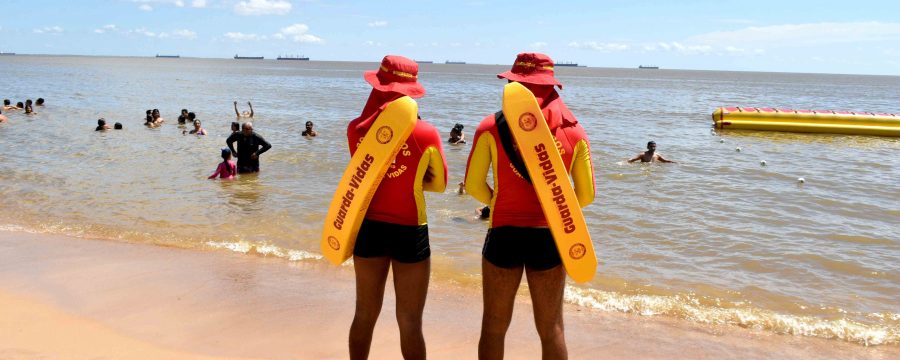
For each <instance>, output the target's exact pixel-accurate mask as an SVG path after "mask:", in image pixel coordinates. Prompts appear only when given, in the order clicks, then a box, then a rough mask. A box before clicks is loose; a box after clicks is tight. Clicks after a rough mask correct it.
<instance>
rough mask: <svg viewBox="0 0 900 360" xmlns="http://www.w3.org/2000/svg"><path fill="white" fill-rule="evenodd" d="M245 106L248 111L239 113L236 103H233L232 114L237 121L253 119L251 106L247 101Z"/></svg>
mask: <svg viewBox="0 0 900 360" xmlns="http://www.w3.org/2000/svg"><path fill="white" fill-rule="evenodd" d="M247 106H249V107H250V111H244V112H243V113H241V112H240V111H238V108H237V101H235V102H234V114H235V115H237V117H238V119H240V118H251V119H252V118H253V104H251V103H250V102H249V101H248V102H247Z"/></svg>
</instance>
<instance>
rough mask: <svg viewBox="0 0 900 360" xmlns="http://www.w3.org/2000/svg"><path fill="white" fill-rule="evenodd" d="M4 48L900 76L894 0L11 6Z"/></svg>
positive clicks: (298, 0)
mask: <svg viewBox="0 0 900 360" xmlns="http://www.w3.org/2000/svg"><path fill="white" fill-rule="evenodd" d="M2 8H3V15H2V16H0V51H6V52H16V53H29V54H79V55H126V56H153V55H155V54H157V53H160V54H180V55H182V56H191V57H223V58H224V57H231V56H233V55H234V54H241V55H248V56H251V55H255V56H265V57H267V58H272V57H275V56H277V55H279V54H303V55H306V56H309V57H311V58H312V59H313V60H356V61H379V60H380V59H381V57H382V56H383V55H385V54H400V55H405V56H407V57H410V58H415V59H419V60H432V61H435V62H443V61H445V60H457V61H467V62H470V63H487V64H507V63H510V62H511V61H512V60H513V58H514V57H515V54H516V53H518V52H523V51H540V52H544V53H547V54H549V55H550V56H551V57H552V58H554V59H555V60H556V61H557V62H563V61H567V62H577V63H579V64H585V65H589V66H601V67H629V68H630V67H636V66H638V65H640V64H644V65H658V66H660V67H662V68H678V69H711V70H745V71H787V72H822V73H850V74H886V75H900V16H898V15H900V2H895V1H826V0H820V1H784V0H782V1H770V0H761V1H753V2H749V1H729V0H720V1H680V2H675V1H673V2H669V1H641V0H623V1H619V0H613V1H580V0H569V1H529V0H519V1H465V0H463V1H406V0H395V1H330V0H234V1H229V0H106V1H94V0H88V1H49V0H28V1H23V0H11V1H10V0H4V1H3V5H2Z"/></svg>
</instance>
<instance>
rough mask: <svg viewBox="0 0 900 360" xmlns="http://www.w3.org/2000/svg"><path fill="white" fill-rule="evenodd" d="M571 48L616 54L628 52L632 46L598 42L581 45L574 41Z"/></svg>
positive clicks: (581, 43) (586, 42) (570, 45)
mask: <svg viewBox="0 0 900 360" xmlns="http://www.w3.org/2000/svg"><path fill="white" fill-rule="evenodd" d="M569 47H573V48H576V49H590V50H597V51H602V52H616V51H625V50H628V49H630V48H631V45H628V44H622V43H601V42H596V41H585V42H580V43H579V42H577V41H573V42H570V43H569Z"/></svg>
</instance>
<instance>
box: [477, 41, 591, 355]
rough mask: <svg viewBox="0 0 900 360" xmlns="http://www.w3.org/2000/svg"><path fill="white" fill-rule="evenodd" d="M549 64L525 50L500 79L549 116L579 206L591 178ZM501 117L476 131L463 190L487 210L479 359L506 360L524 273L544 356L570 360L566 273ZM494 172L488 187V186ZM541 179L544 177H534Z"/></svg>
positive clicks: (587, 199) (584, 145)
mask: <svg viewBox="0 0 900 360" xmlns="http://www.w3.org/2000/svg"><path fill="white" fill-rule="evenodd" d="M553 74H554V72H553V61H552V60H551V59H550V57H548V56H547V55H544V54H538V53H522V54H519V55H518V56H517V57H516V61H515V63H514V64H513V66H512V70H511V71H507V72H504V73H502V74H498V75H497V77H498V78H505V79H507V80H509V81H510V82H518V83H521V84H522V85H524V86H525V87H526V88H527V89H528V90H530V91H531V92H532V93H533V94H534V97H535V99H536V100H537V102H538V105H539V106H540V108H541V112H542V113H543V115H544V119H546V122H547V125H548V126H549V128H550V132H551V134H552V135H553V136H554V137H555V139H556V145H557V148H558V150H559V153H560V155H561V156H562V160H563V162H564V163H565V166H566V170H567V171H568V172H569V174H570V175H571V176H572V179H573V180H574V185H575V186H574V189H575V194H576V197H577V198H578V202H579V204H580V205H581V206H582V207H584V206H586V205H588V204H590V203H591V202H592V201H593V200H594V175H593V167H592V165H591V155H590V147H589V144H588V139H587V135H586V134H585V132H584V129H583V128H582V127H581V125H579V124H578V121H577V120H576V119H575V116H574V115H572V113H571V112H570V111H569V109H568V108H567V107H566V105H565V104H564V103H563V101H562V99H561V98H560V97H559V94H558V93H557V92H556V89H555V88H554V87H555V86H558V87H559V88H560V89H562V84H560V83H559V81H558V80H557V79H556V78H555V77H554V75H553ZM510 126H511V125H508V124H507V122H506V119H505V117H504V116H503V113H502V112H498V113H496V114H492V115H489V116H487V117H485V118H484V120H482V121H481V124H480V125H479V126H478V129H477V130H476V132H475V137H474V139H475V141H474V143H473V145H472V152H471V153H470V154H469V160H468V166H467V168H466V181H465V184H466V191H467V192H468V193H469V194H470V195H472V196H473V197H475V198H476V199H478V200H479V201H481V202H483V203H485V204H487V205H490V206H491V215H490V216H491V220H490V227H489V230H488V233H487V236H486V237H485V241H484V248H483V250H482V282H483V296H484V310H483V311H484V312H483V315H482V322H481V339H480V340H479V342H478V355H479V358H481V359H501V358H503V351H504V349H503V347H504V341H505V337H506V331H507V329H508V328H509V324H510V321H511V320H512V314H513V305H514V303H515V296H516V292H517V291H518V288H519V283H520V282H521V280H522V273H523V272H524V273H525V275H526V277H527V280H528V289H529V291H530V293H531V299H532V303H533V306H534V318H535V319H534V320H535V325H536V327H537V332H538V335H539V336H540V339H541V350H542V353H543V358H544V359H564V358H566V357H567V350H566V342H565V334H564V328H563V314H562V311H563V308H562V300H563V290H564V287H565V279H566V272H565V270H564V268H563V266H562V262H561V258H560V255H559V252H558V250H557V248H556V244H555V243H554V239H553V236H552V234H551V231H550V229H549V228H548V225H547V219H546V218H545V216H544V213H543V211H542V210H541V204H540V202H539V200H538V196H537V194H536V192H535V189H534V187H533V186H532V184H531V180H530V179H529V178H527V176H528V172H527V171H526V168H525V165H524V163H523V162H522V159H521V156H520V155H519V154H520V153H519V151H518V149H516V146H515V142H514V140H513V138H512V136H511V133H510ZM489 169H490V170H492V173H493V176H494V185H495V187H494V188H493V189H492V188H491V187H490V186H488V184H487V182H486V177H487V174H488V170H489ZM538 181H541V180H538Z"/></svg>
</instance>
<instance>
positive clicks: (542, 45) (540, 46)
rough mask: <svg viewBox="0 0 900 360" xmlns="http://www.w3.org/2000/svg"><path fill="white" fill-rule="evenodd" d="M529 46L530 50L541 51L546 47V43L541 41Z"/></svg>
mask: <svg viewBox="0 0 900 360" xmlns="http://www.w3.org/2000/svg"><path fill="white" fill-rule="evenodd" d="M530 46H531V48H532V49H543V48H545V47H547V43H545V42H543V41H538V42H533V43H531V45H530Z"/></svg>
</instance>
